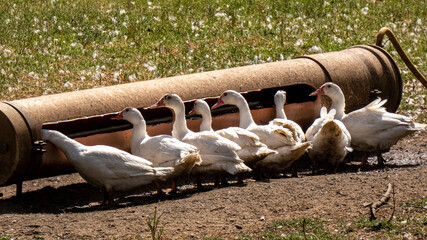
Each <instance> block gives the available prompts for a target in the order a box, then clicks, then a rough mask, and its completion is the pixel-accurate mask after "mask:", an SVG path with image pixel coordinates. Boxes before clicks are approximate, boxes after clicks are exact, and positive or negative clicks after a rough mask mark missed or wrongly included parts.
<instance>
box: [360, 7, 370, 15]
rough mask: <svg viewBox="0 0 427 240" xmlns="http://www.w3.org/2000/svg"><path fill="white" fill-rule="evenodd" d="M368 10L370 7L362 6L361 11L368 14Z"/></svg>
mask: <svg viewBox="0 0 427 240" xmlns="http://www.w3.org/2000/svg"><path fill="white" fill-rule="evenodd" d="M368 10H369V8H368V7H364V8H362V10H360V12H361V13H362V14H363V15H366V14H368Z"/></svg>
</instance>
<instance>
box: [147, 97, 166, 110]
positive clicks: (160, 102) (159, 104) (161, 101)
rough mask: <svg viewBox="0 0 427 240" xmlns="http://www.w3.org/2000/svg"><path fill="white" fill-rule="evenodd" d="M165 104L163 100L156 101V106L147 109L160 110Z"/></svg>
mask: <svg viewBox="0 0 427 240" xmlns="http://www.w3.org/2000/svg"><path fill="white" fill-rule="evenodd" d="M164 106H165V103H164V102H163V98H162V99H160V101H158V102H157V103H156V104H153V105H151V106H150V107H149V108H153V109H154V108H161V107H164Z"/></svg>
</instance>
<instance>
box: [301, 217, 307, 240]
mask: <svg viewBox="0 0 427 240" xmlns="http://www.w3.org/2000/svg"><path fill="white" fill-rule="evenodd" d="M302 233H303V234H304V240H307V236H306V235H305V218H304V219H303V220H302Z"/></svg>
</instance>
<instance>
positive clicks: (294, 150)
mask: <svg viewBox="0 0 427 240" xmlns="http://www.w3.org/2000/svg"><path fill="white" fill-rule="evenodd" d="M225 104H230V105H235V106H237V108H238V109H239V112H240V123H239V127H241V128H245V129H247V130H249V131H251V132H253V133H255V134H256V135H257V136H258V137H259V138H260V140H261V142H262V143H264V144H266V145H267V147H268V148H270V149H273V150H276V151H277V153H275V154H271V155H269V156H267V157H266V158H264V159H263V160H261V161H259V162H257V163H256V164H255V166H254V167H255V168H258V170H259V169H263V170H267V171H266V173H267V174H268V173H278V172H282V171H283V170H285V169H286V168H288V167H289V166H290V165H291V164H292V163H293V162H294V161H295V160H297V159H298V158H299V157H301V155H302V154H304V152H305V151H306V150H307V148H309V147H310V144H311V143H309V142H305V143H298V142H296V141H295V140H294V139H293V137H292V132H291V131H290V130H289V129H286V128H283V127H280V126H277V125H257V124H256V123H255V122H254V120H253V118H252V115H251V112H250V109H249V105H248V103H247V102H246V100H245V98H244V97H243V96H242V95H241V94H240V93H238V92H236V91H233V90H227V91H225V92H223V93H222V95H221V96H220V97H219V99H218V102H217V103H216V104H215V105H214V106H212V109H214V108H217V107H219V106H222V105H225Z"/></svg>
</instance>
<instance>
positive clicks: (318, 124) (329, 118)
mask: <svg viewBox="0 0 427 240" xmlns="http://www.w3.org/2000/svg"><path fill="white" fill-rule="evenodd" d="M334 116H335V109H331V110H330V111H329V113H328V112H327V110H326V107H322V109H321V110H320V118H318V119H316V120H315V121H314V122H313V124H312V125H311V126H310V127H309V128H308V129H307V132H306V138H307V141H311V143H312V146H311V148H310V149H308V155H309V156H310V158H311V164H312V167H313V174H314V173H316V165H317V164H318V162H324V163H329V165H331V166H332V170H331V172H332V173H335V172H336V171H337V168H338V165H339V164H340V163H342V162H343V161H344V158H345V156H346V155H347V153H348V152H351V151H353V149H352V148H351V147H350V143H351V136H350V133H349V132H348V131H347V128H346V127H345V126H344V124H343V123H342V122H341V121H339V120H337V119H334Z"/></svg>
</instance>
